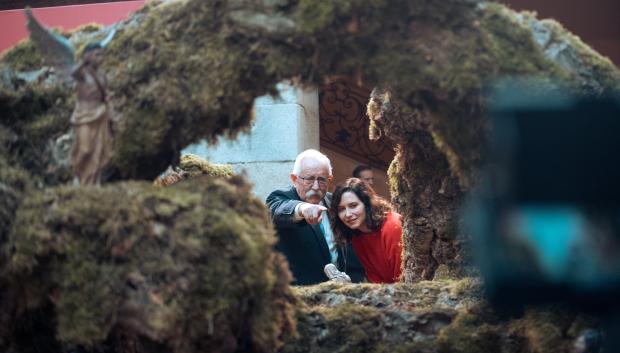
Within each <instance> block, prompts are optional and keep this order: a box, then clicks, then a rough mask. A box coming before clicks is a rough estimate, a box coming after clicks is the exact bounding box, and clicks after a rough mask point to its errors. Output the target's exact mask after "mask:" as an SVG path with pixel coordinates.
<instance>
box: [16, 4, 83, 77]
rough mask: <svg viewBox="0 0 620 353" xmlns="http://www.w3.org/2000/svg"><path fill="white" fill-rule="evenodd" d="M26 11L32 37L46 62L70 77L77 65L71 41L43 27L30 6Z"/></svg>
mask: <svg viewBox="0 0 620 353" xmlns="http://www.w3.org/2000/svg"><path fill="white" fill-rule="evenodd" d="M25 12H26V18H27V19H28V30H29V31H30V39H31V40H32V41H33V42H34V43H35V45H36V46H37V48H38V49H39V51H41V54H42V55H43V58H44V60H45V63H46V64H47V65H50V66H53V67H54V68H55V69H57V70H60V71H61V72H63V73H64V76H65V78H68V77H70V74H71V70H73V68H74V66H75V48H74V47H73V45H72V44H71V42H69V40H67V39H66V38H65V37H63V36H61V35H58V34H55V33H53V32H52V31H50V30H48V29H47V28H45V27H43V25H41V23H39V21H37V18H36V17H34V15H33V14H32V11H31V10H30V7H26V9H25Z"/></svg>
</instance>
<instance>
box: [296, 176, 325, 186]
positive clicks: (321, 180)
mask: <svg viewBox="0 0 620 353" xmlns="http://www.w3.org/2000/svg"><path fill="white" fill-rule="evenodd" d="M298 178H299V179H301V181H303V183H304V184H306V185H314V182H315V181H318V182H319V185H323V186H325V185H327V181H328V179H327V178H324V177H312V176H310V177H302V176H300V177H298Z"/></svg>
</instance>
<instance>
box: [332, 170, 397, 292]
mask: <svg viewBox="0 0 620 353" xmlns="http://www.w3.org/2000/svg"><path fill="white" fill-rule="evenodd" d="M329 217H330V223H331V224H332V228H333V233H334V236H335V239H336V242H337V243H338V244H339V245H345V244H347V243H348V242H351V243H352V244H353V249H354V250H355V254H356V255H357V257H358V258H359V259H360V261H361V262H362V265H363V266H364V269H365V270H366V277H367V278H368V280H369V281H370V282H374V283H394V282H397V281H398V279H399V277H400V273H401V262H402V261H401V253H402V233H403V230H402V225H401V220H400V219H401V217H400V215H399V214H398V213H396V212H393V211H392V208H391V206H390V205H389V203H388V202H387V201H385V200H384V199H382V198H381V197H379V196H378V195H377V194H375V192H374V190H373V189H372V187H370V186H369V185H368V184H367V183H364V182H363V181H362V180H360V179H358V178H350V179H347V181H345V182H344V183H341V184H339V185H338V186H336V190H335V191H334V194H333V198H332V204H331V209H330V212H329Z"/></svg>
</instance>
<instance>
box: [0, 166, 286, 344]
mask: <svg viewBox="0 0 620 353" xmlns="http://www.w3.org/2000/svg"><path fill="white" fill-rule="evenodd" d="M249 195H250V190H249V186H248V185H247V184H246V183H245V182H243V181H242V180H241V179H238V178H237V179H235V178H232V179H230V181H223V180H222V179H212V178H194V179H192V180H190V181H187V182H185V183H182V184H178V185H175V186H173V187H170V188H153V187H152V186H150V185H148V184H145V183H126V184H113V185H108V186H106V187H96V188H72V187H61V188H57V189H48V190H47V191H46V192H45V193H36V194H32V195H30V196H29V197H27V198H26V200H24V202H23V204H22V206H21V207H20V209H19V210H18V212H17V216H16V219H15V224H14V227H13V232H12V233H11V236H10V238H9V239H8V241H7V242H5V243H3V244H2V246H3V251H5V252H6V253H8V254H10V257H9V258H8V264H7V266H5V269H6V272H5V273H4V275H3V276H0V280H2V281H12V280H13V279H15V278H21V281H22V282H23V283H30V284H31V285H30V286H29V287H33V288H49V291H48V292H43V293H39V295H41V297H39V298H38V300H32V303H34V304H33V306H34V308H35V309H36V308H38V307H40V305H43V303H45V301H46V298H47V297H48V296H52V297H53V298H54V299H53V304H54V307H55V311H56V315H57V317H56V320H57V323H58V326H57V330H58V335H57V336H58V340H59V341H60V342H61V343H62V344H79V345H86V346H90V345H100V344H101V343H102V342H103V341H104V340H106V339H107V338H109V336H110V334H111V332H112V330H113V329H114V328H115V327H122V328H123V329H124V330H130V331H132V332H135V333H136V334H139V335H144V336H146V337H149V338H151V339H157V340H158V341H160V340H161V342H166V344H168V345H170V347H175V349H181V350H183V351H187V352H195V351H203V350H204V349H206V347H222V349H223V350H224V351H232V350H231V347H230V346H227V345H226V343H225V342H236V343H235V345H236V346H238V347H246V348H248V349H249V347H253V348H252V349H253V350H255V351H258V352H266V351H270V350H271V349H272V348H273V347H277V346H279V345H280V344H281V343H280V342H281V339H282V338H283V337H285V336H287V335H289V334H291V333H292V332H294V323H293V322H292V321H291V313H292V306H291V303H292V299H291V296H290V294H288V282H289V281H290V274H289V273H288V271H287V269H286V267H285V266H284V265H283V260H282V258H281V257H280V256H279V255H276V254H274V253H273V252H272V251H271V250H270V249H271V246H272V244H273V242H274V237H273V230H272V228H271V223H270V220H269V218H268V217H267V213H266V210H265V208H264V205H262V203H261V202H260V201H258V200H255V199H252V198H251V197H250V196H249ZM41 214H46V217H40V215H41ZM9 249H12V250H9ZM7 251H8V252H7ZM43 272H45V273H47V276H44V277H40V276H39V274H40V273H43ZM5 290H17V289H16V288H14V287H10V288H6V289H5ZM4 294H6V293H4ZM30 296H33V294H32V293H31V294H30ZM8 297H11V296H10V295H9V296H8ZM35 297H36V296H35ZM37 303H39V304H37ZM37 305H39V306H37ZM5 314H6V315H9V317H11V315H16V314H8V313H3V315H5ZM17 315H19V313H17ZM12 320H14V321H18V320H20V317H19V316H17V317H12ZM187 322H191V323H192V324H191V325H187V324H186V323H187Z"/></svg>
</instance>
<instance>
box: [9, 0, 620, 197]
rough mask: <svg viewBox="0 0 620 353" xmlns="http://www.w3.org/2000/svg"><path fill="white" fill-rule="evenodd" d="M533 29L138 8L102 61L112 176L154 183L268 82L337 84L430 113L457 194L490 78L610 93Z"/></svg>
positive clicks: (488, 12) (222, 6)
mask: <svg viewBox="0 0 620 353" xmlns="http://www.w3.org/2000/svg"><path fill="white" fill-rule="evenodd" d="M537 23H539V22H537V20H536V19H534V18H533V17H532V16H531V15H523V14H517V13H515V12H513V11H511V10H508V9H507V8H505V7H503V6H502V5H499V4H494V3H486V2H482V1H456V0H450V1H443V2H440V3H435V2H432V1H426V0H416V1H410V2H398V1H389V0H372V1H368V0H350V1H340V2H337V3H333V4H332V3H328V2H321V3H315V2H313V1H290V0H284V1H275V2H270V1H265V2H256V1H247V0H230V1H209V2H204V1H198V0H190V1H152V2H149V3H148V4H147V5H146V6H145V7H144V8H143V9H142V10H140V11H138V12H137V13H136V14H134V15H133V17H132V18H131V19H129V20H127V21H125V22H123V23H121V24H119V25H117V26H116V27H117V29H118V31H117V35H116V37H115V38H114V40H113V41H112V42H111V44H110V46H109V48H108V49H107V54H106V57H105V60H104V64H103V69H104V70H105V71H106V74H107V77H108V81H109V86H108V89H109V91H110V95H109V96H110V102H111V103H112V105H113V106H114V108H115V111H117V112H119V113H120V116H121V117H122V118H121V121H120V123H119V125H118V127H117V130H118V136H117V137H118V138H117V144H116V146H115V158H114V161H113V162H112V167H113V168H115V170H116V171H117V174H116V175H117V176H118V177H120V178H123V179H131V178H139V179H153V178H154V177H155V176H156V175H158V174H159V173H161V172H162V171H163V170H165V169H166V167H167V166H168V165H171V164H175V163H176V161H178V157H179V153H180V151H181V149H182V148H184V147H185V146H187V145H189V144H191V143H195V142H197V141H199V140H200V139H204V138H206V139H208V140H210V141H215V140H216V139H217V138H218V136H221V135H229V136H234V135H235V134H236V133H238V132H239V131H243V130H244V129H247V128H248V127H249V124H250V121H251V107H252V103H253V100H254V98H255V97H257V96H260V95H263V94H265V93H274V92H275V91H276V89H275V85H276V83H277V82H279V81H282V80H286V79H293V80H295V81H297V82H301V83H304V84H306V83H318V82H321V80H322V79H323V78H325V77H329V76H332V75H349V76H355V77H357V78H359V79H360V80H363V81H364V82H365V83H366V84H367V85H371V86H372V85H381V86H383V87H390V88H391V89H392V92H393V94H394V95H395V97H396V98H398V99H400V100H402V101H403V102H404V103H405V104H406V105H408V106H409V107H410V108H415V107H418V106H420V105H423V106H425V107H427V108H429V109H431V110H432V111H433V128H432V132H433V138H434V139H435V140H436V141H437V146H438V149H439V151H440V152H441V153H442V154H444V155H445V156H446V158H447V161H448V163H449V165H450V168H451V170H452V172H453V173H454V174H455V176H456V177H457V178H458V180H459V183H460V184H461V186H462V187H469V186H470V184H471V182H472V180H474V179H472V178H473V174H472V173H474V171H475V165H477V163H478V162H479V161H480V158H481V156H480V149H479V145H480V144H481V140H484V139H483V131H482V130H481V129H482V128H483V127H484V121H483V120H481V118H480V116H481V111H482V109H481V104H482V103H483V102H482V101H483V100H484V99H483V97H482V96H483V93H484V89H485V88H486V87H487V86H488V84H489V82H490V81H492V80H494V79H496V78H498V77H503V76H506V75H510V76H514V75H528V76H535V77H543V78H546V79H562V80H568V81H574V82H576V83H577V85H578V86H579V87H581V88H583V89H584V90H590V91H596V92H597V93H604V92H607V91H609V89H610V87H612V86H614V85H615V86H616V87H617V81H618V77H619V76H618V72H617V70H616V69H615V68H614V67H613V65H612V64H611V63H610V62H609V61H608V60H605V59H602V58H600V56H598V55H597V54H595V53H594V52H593V51H591V50H589V49H588V48H587V47H585V46H584V45H583V43H581V42H580V41H578V40H577V39H576V38H575V37H572V36H571V35H569V34H567V33H566V31H564V30H563V29H561V27H560V26H559V25H557V24H554V25H548V26H547V25H546V26H547V27H545V28H549V31H550V33H553V38H554V39H553V41H552V42H550V43H556V44H557V43H568V44H567V45H571V46H573V47H574V48H576V49H575V50H573V51H570V55H569V56H570V57H571V58H575V60H573V61H575V62H578V65H577V66H578V67H579V68H580V69H579V70H576V69H575V65H570V66H567V65H565V62H566V60H563V59H562V58H565V57H567V55H568V54H566V55H564V56H558V55H555V56H553V55H551V54H550V52H551V50H550V49H549V48H550V47H549V46H548V45H547V46H543V44H545V43H543V44H541V43H542V42H540V41H539V38H537V37H534V36H533V35H532V33H533V32H534V30H533V29H532V28H533V26H534V24H537ZM84 33H86V34H84ZM102 33H103V32H93V29H89V30H88V31H87V30H86V29H84V30H83V31H81V32H79V33H75V34H73V35H72V37H71V38H72V40H74V42H75V43H76V45H79V44H80V43H83V42H85V41H86V40H89V39H93V38H98V36H101V35H102ZM545 45H546V44H545ZM28 48H30V49H28ZM28 50H30V51H32V50H34V49H33V48H31V45H30V44H28V43H27V42H26V43H24V44H22V45H20V46H19V47H18V48H16V49H14V51H12V52H8V53H7V54H6V55H5V61H6V62H7V63H8V64H11V65H13V69H18V70H23V69H35V66H37V64H36V63H30V64H28V65H27V66H23V65H22V66H19V65H18V64H17V62H20V61H19V60H17V62H16V61H15V60H13V58H18V57H22V56H24V55H21V56H20V55H18V54H19V53H21V52H25V51H28ZM343 52H346V53H347V55H341V53H343ZM555 52H558V51H557V50H556V51H555ZM29 57H36V55H32V56H29ZM24 64H25V63H24ZM20 65H21V64H20ZM584 82H585V83H584ZM595 88H596V89H595ZM68 94H70V92H69V93H68Z"/></svg>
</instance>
